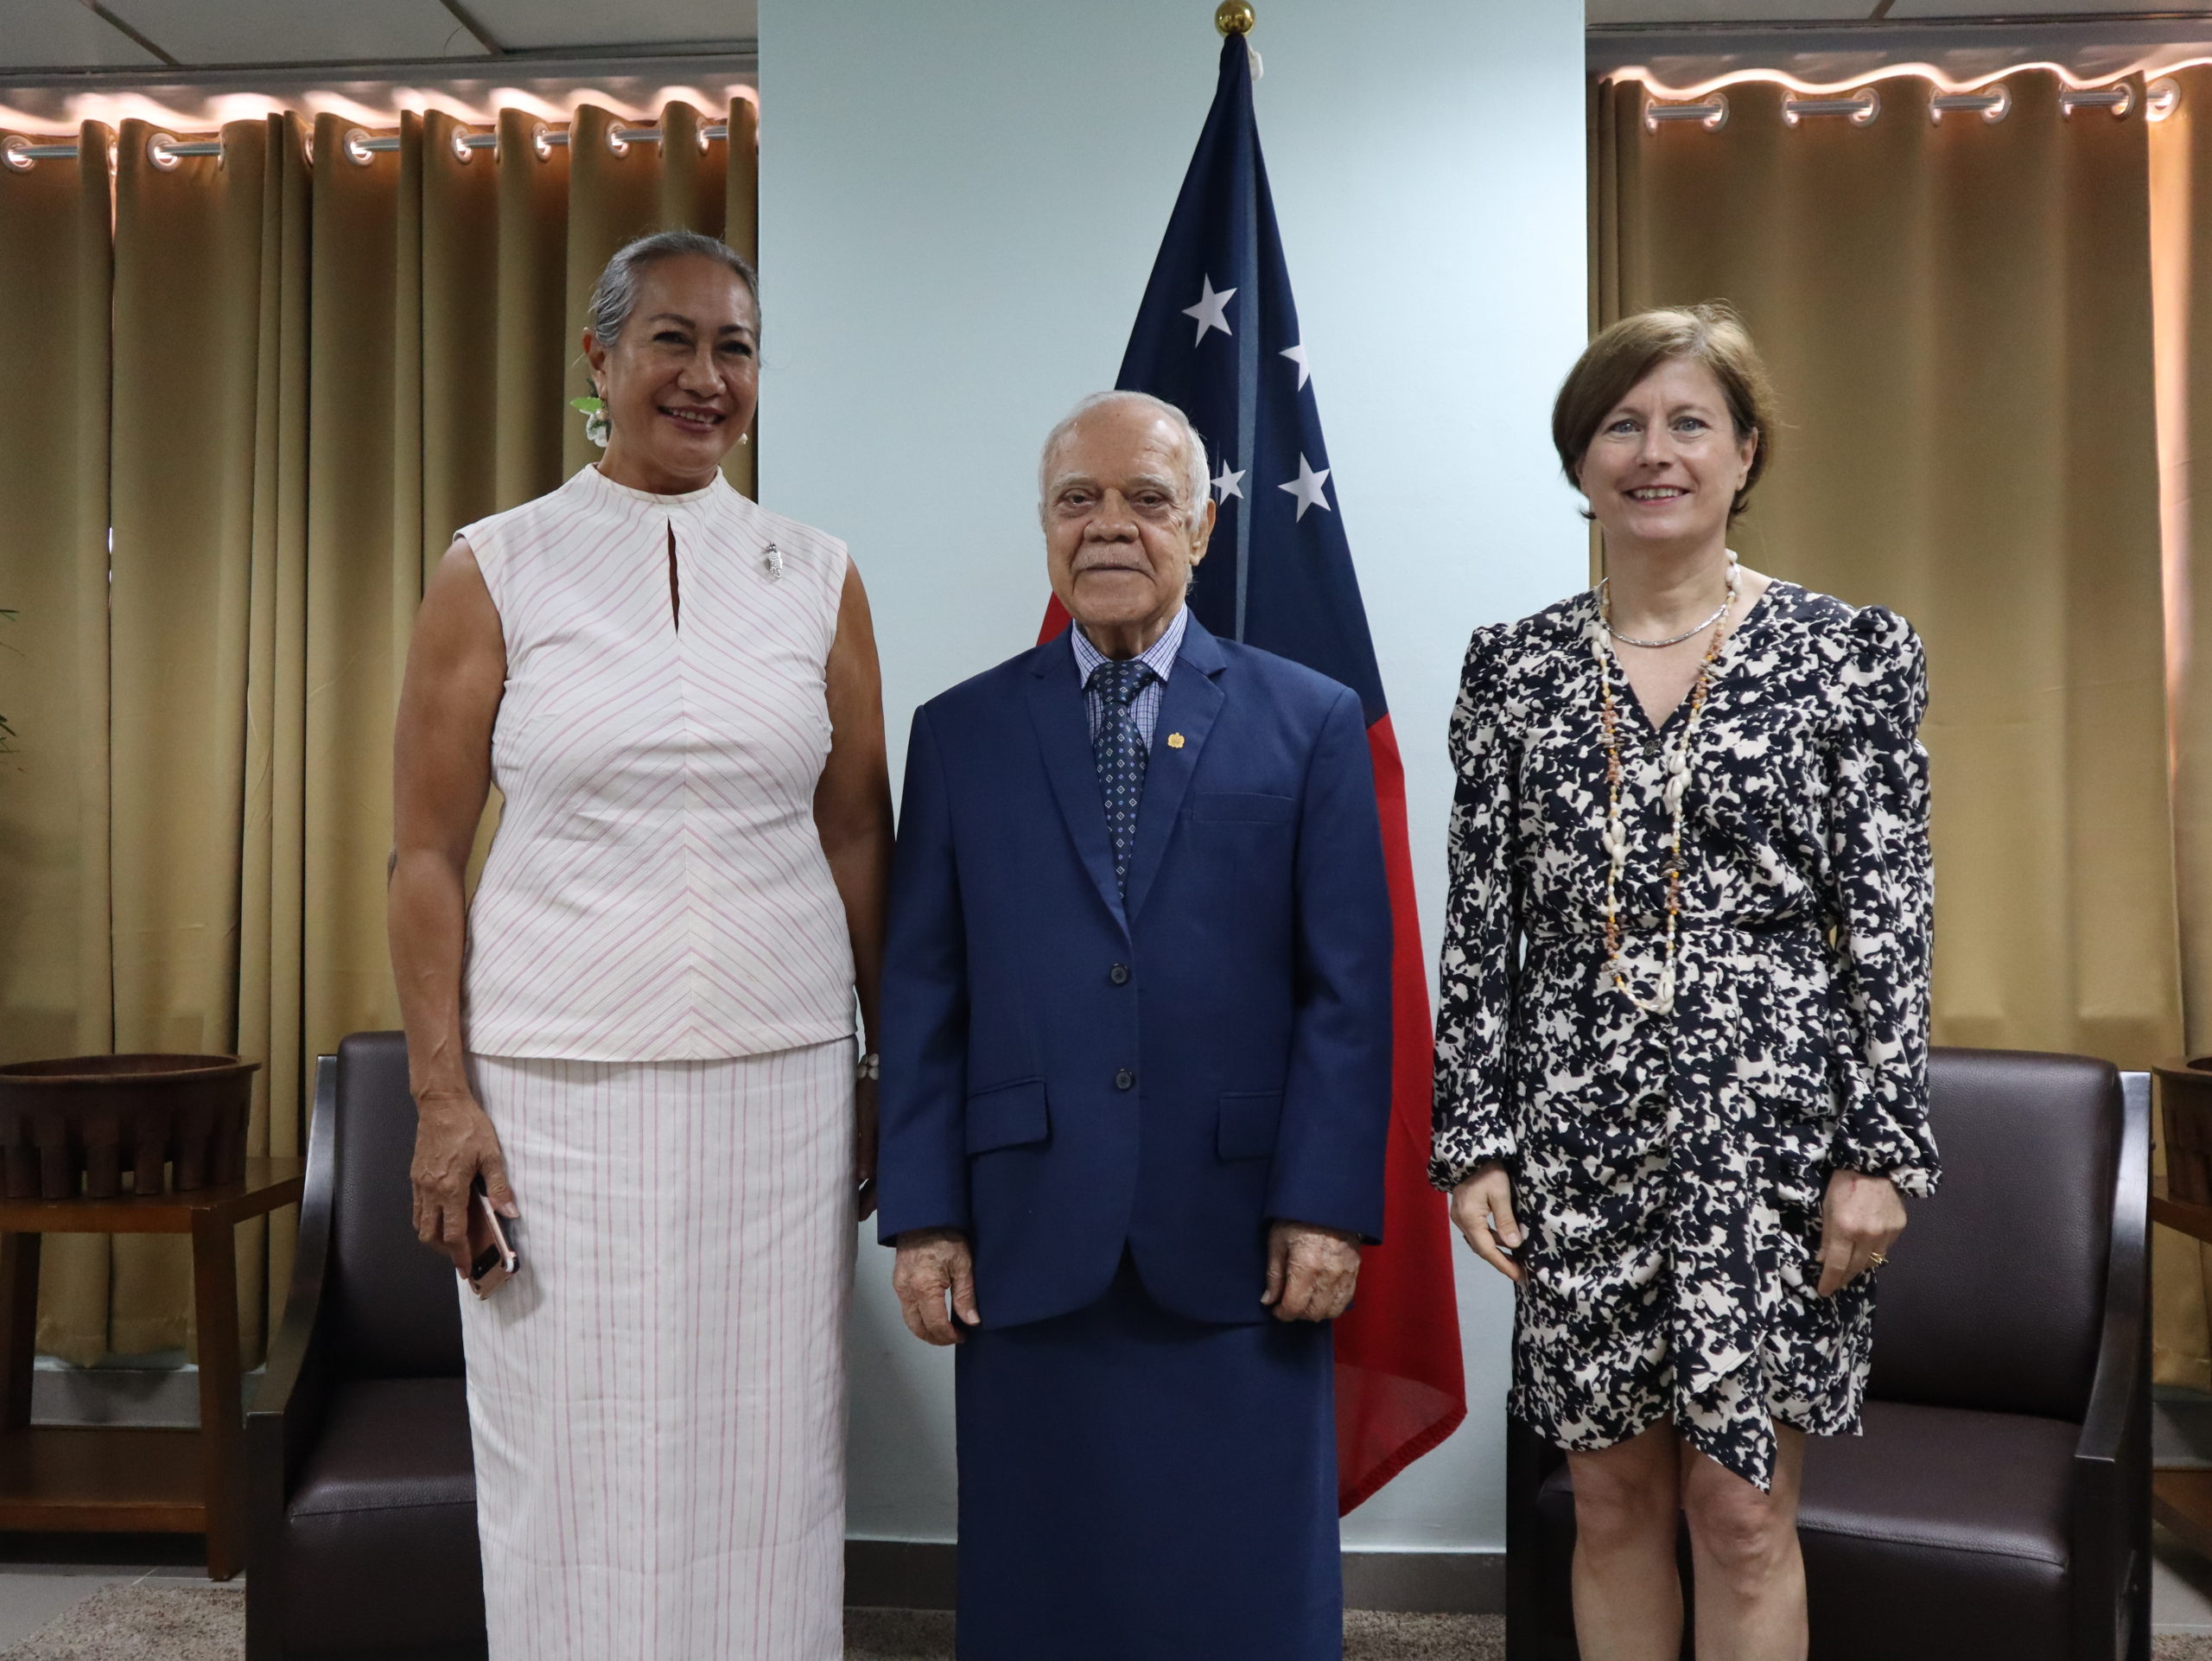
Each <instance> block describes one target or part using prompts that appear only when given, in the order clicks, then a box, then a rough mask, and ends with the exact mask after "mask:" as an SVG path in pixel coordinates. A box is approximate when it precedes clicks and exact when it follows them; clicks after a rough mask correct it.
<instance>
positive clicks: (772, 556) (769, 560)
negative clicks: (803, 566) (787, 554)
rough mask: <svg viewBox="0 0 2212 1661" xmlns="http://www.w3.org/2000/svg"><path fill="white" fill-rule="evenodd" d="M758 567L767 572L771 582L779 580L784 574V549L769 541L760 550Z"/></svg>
mask: <svg viewBox="0 0 2212 1661" xmlns="http://www.w3.org/2000/svg"><path fill="white" fill-rule="evenodd" d="M760 569H761V570H763V571H765V572H766V573H767V576H768V581H770V582H780V581H782V579H783V575H784V550H782V549H780V548H779V547H777V546H776V544H774V543H770V544H768V545H767V547H766V548H765V549H764V550H761V554H760Z"/></svg>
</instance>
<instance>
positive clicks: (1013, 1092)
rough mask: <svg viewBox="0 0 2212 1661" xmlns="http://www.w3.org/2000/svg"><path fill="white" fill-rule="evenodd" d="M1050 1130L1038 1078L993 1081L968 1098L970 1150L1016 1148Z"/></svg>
mask: <svg viewBox="0 0 2212 1661" xmlns="http://www.w3.org/2000/svg"><path fill="white" fill-rule="evenodd" d="M1051 1134H1052V1115H1051V1112H1050V1111H1048V1110H1047V1108H1046V1104H1045V1081H1044V1080H1043V1079H1018V1080H1016V1081H1015V1082H1014V1083H1013V1084H1010V1085H993V1086H992V1087H991V1088H990V1089H988V1090H979V1091H976V1092H975V1093H974V1094H973V1095H971V1096H970V1097H969V1098H968V1151H969V1153H970V1154H988V1153H989V1152H990V1151H991V1150H992V1149H995V1148H1020V1147H1022V1146H1025V1145H1026V1144H1027V1143H1030V1142H1042V1141H1044V1140H1045V1139H1046V1137H1047V1136H1050V1135H1051Z"/></svg>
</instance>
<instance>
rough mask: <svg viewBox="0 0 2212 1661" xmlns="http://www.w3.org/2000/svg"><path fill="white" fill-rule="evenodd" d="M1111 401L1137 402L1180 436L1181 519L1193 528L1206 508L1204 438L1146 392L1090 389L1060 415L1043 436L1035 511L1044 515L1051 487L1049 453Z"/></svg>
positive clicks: (1163, 401) (1172, 408)
mask: <svg viewBox="0 0 2212 1661" xmlns="http://www.w3.org/2000/svg"><path fill="white" fill-rule="evenodd" d="M1109 404H1141V405H1142V406H1143V407H1144V408H1146V409H1147V410H1151V411H1152V412H1153V414H1154V415H1156V416H1165V417H1166V418H1167V419H1168V420H1169V421H1170V422H1172V423H1174V426H1175V430H1176V431H1177V432H1178V433H1179V434H1180V435H1181V437H1182V444H1181V449H1182V452H1183V455H1182V458H1181V459H1182V462H1183V518H1184V520H1185V523H1186V524H1187V525H1189V526H1190V527H1191V528H1192V529H1193V530H1195V529H1197V528H1198V520H1199V519H1200V517H1201V516H1202V515H1203V514H1204V513H1205V511H1206V499H1207V497H1208V495H1209V494H1210V493H1211V487H1210V485H1209V482H1208V479H1207V474H1206V441H1205V439H1203V438H1201V437H1199V436H1198V429H1197V428H1196V427H1193V426H1192V424H1191V417H1188V416H1186V415H1185V414H1184V413H1183V412H1182V411H1181V410H1179V409H1177V408H1176V407H1175V406H1174V405H1173V404H1170V403H1169V402H1168V401H1167V400H1166V398H1154V397H1153V395H1152V394H1151V393H1149V392H1127V391H1114V392H1093V393H1092V394H1091V395H1090V397H1089V398H1084V400H1083V401H1082V402H1081V403H1080V404H1077V405H1076V406H1075V408H1074V409H1072V410H1069V411H1068V412H1067V414H1066V415H1065V417H1062V418H1061V421H1060V423H1059V425H1058V426H1056V427H1054V428H1053V429H1052V431H1050V432H1048V433H1046V435H1045V448H1044V449H1042V450H1040V451H1039V452H1038V455H1037V512H1038V516H1039V518H1042V517H1043V516H1044V512H1045V498H1046V493H1048V492H1049V491H1050V490H1051V489H1052V454H1053V452H1054V451H1056V450H1058V449H1059V447H1060V444H1061V442H1062V441H1064V440H1065V438H1066V437H1067V436H1068V435H1069V434H1070V433H1071V432H1073V431H1074V430H1076V426H1077V423H1079V422H1081V421H1082V419H1083V418H1084V417H1085V416H1087V415H1089V414H1090V412H1091V411H1092V410H1100V409H1103V408H1105V407H1106V406H1107V405H1109Z"/></svg>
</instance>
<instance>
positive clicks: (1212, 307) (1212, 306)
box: [1183, 277, 1236, 346]
mask: <svg viewBox="0 0 2212 1661" xmlns="http://www.w3.org/2000/svg"><path fill="white" fill-rule="evenodd" d="M1198 283H1199V285H1200V287H1199V293H1198V304H1197V305H1195V306H1185V307H1184V308H1183V315H1185V317H1195V318H1197V319H1198V333H1197V334H1195V335H1193V336H1192V338H1191V344H1192V346H1196V345H1197V344H1198V342H1199V341H1200V340H1205V337H1206V331H1207V330H1208V329H1210V328H1217V329H1219V330H1220V331H1221V332H1222V333H1223V334H1231V333H1233V332H1234V331H1233V330H1231V329H1230V327H1229V302H1230V301H1231V300H1232V299H1234V298H1235V297H1236V290H1234V289H1224V290H1221V291H1220V292H1219V293H1216V292H1215V291H1214V286H1213V278H1212V277H1200V278H1199V279H1198ZM1189 292H1190V290H1188V289H1185V290H1184V293H1185V294H1188V293H1189Z"/></svg>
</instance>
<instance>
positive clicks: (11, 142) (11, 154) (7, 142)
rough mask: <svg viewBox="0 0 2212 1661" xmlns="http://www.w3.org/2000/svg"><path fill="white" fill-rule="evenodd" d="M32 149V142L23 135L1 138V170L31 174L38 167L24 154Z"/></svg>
mask: <svg viewBox="0 0 2212 1661" xmlns="http://www.w3.org/2000/svg"><path fill="white" fill-rule="evenodd" d="M30 147H31V141H30V140H29V139H28V138H26V137H23V135H22V134H21V133H10V134H9V135H8V137H5V138H0V168H5V169H8V171H9V172H10V173H29V171H30V170H31V169H33V168H35V167H36V166H37V165H38V163H37V162H34V161H33V160H31V158H30V157H29V156H26V155H24V154H23V152H24V151H25V150H29V148H30Z"/></svg>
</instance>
